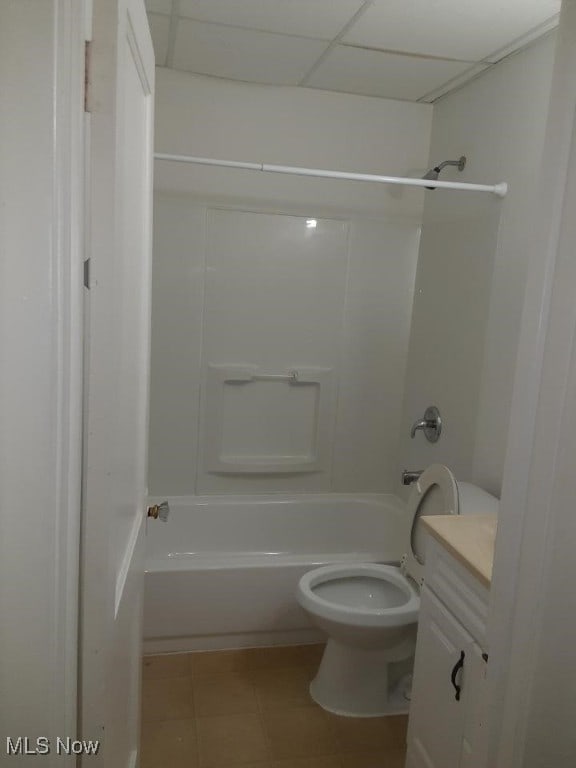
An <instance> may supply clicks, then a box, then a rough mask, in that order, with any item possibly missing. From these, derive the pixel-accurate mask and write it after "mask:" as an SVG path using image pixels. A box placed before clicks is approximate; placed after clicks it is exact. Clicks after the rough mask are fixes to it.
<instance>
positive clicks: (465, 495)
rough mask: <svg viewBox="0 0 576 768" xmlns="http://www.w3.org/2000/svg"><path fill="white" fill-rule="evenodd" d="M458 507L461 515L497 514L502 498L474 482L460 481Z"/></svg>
mask: <svg viewBox="0 0 576 768" xmlns="http://www.w3.org/2000/svg"><path fill="white" fill-rule="evenodd" d="M457 486H458V507H459V510H458V511H459V512H460V514H461V515H497V514H498V509H499V507H500V500H499V499H497V498H496V496H493V495H492V494H491V493H488V491H485V490H484V489H482V488H479V487H478V486H477V485H473V484H472V483H465V482H460V481H458V483H457Z"/></svg>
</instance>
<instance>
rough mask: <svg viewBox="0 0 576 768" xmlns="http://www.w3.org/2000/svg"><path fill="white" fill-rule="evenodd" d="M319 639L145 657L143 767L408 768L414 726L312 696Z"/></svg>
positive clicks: (403, 721) (397, 718)
mask: <svg viewBox="0 0 576 768" xmlns="http://www.w3.org/2000/svg"><path fill="white" fill-rule="evenodd" d="M322 650H323V646H321V645H302V646H292V647H288V648H250V649H245V650H237V651H207V652H204V653H190V654H176V655H165V656H146V657H145V658H144V661H143V681H142V755H141V763H140V764H141V768H403V766H404V759H405V741H406V722H407V718H406V717H403V716H396V717H386V718H348V717H337V716H336V715H331V714H329V713H328V712H325V711H324V710H323V709H321V708H320V707H318V705H316V704H315V703H314V702H313V701H312V699H311V698H310V695H309V693H308V685H309V683H310V680H311V679H312V677H313V676H314V674H315V671H316V668H317V666H318V662H319V660H320V657H321V654H322Z"/></svg>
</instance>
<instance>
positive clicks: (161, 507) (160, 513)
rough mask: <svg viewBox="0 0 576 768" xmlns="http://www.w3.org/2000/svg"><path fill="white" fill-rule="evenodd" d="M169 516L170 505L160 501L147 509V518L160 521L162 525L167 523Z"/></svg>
mask: <svg viewBox="0 0 576 768" xmlns="http://www.w3.org/2000/svg"><path fill="white" fill-rule="evenodd" d="M169 514H170V505H169V504H168V502H167V501H162V502H160V504H153V505H152V506H151V507H148V517H151V518H153V519H154V520H162V522H163V523H167V522H168V515H169Z"/></svg>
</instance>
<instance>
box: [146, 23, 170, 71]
mask: <svg viewBox="0 0 576 768" xmlns="http://www.w3.org/2000/svg"><path fill="white" fill-rule="evenodd" d="M148 21H149V22H150V34H151V35H152V43H153V44H154V56H155V58H156V66H157V67H163V66H164V65H165V63H166V53H167V51H168V35H169V34H170V16H162V15H161V14H159V13H149V14H148Z"/></svg>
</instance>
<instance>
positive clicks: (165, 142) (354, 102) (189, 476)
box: [150, 70, 431, 494]
mask: <svg viewBox="0 0 576 768" xmlns="http://www.w3.org/2000/svg"><path fill="white" fill-rule="evenodd" d="M156 115H157V127H156V148H157V150H158V151H165V152H182V153H188V154H195V155H205V156H212V157H225V158H230V159H237V160H241V159H247V160H270V161H274V162H278V163H287V164H294V165H304V166H315V167H326V168H342V169H349V170H360V171H362V170H365V171H371V172H378V171H379V170H380V171H382V172H384V171H386V172H387V173H392V174H402V175H404V174H407V173H413V174H416V173H421V172H422V171H423V170H424V168H425V166H426V161H427V156H428V139H429V128H430V118H431V108H430V107H429V106H428V105H418V104H408V103H404V102H394V101H389V100H382V99H372V98H365V97H357V96H348V95H343V94H332V93H330V94H328V93H323V92H316V91H314V92H310V91H307V90H305V89H294V88H271V87H263V86H252V85H243V84H238V83H229V82H226V81H218V80H211V79H208V78H200V77H195V76H192V75H188V74H184V73H179V72H174V71H168V70H159V71H158V80H157V109H156ZM423 197H424V195H423V193H422V192H420V191H415V190H402V189H399V190H394V189H392V190H391V189H386V188H382V187H377V188H373V187H371V186H370V185H358V184H350V183H342V182H330V181H319V180H313V179H295V178H278V177H270V176H265V175H264V174H254V173H250V172H244V171H226V170H222V169H206V168H193V167H190V166H184V167H181V166H174V165H169V164H167V163H157V168H156V206H155V248H154V278H153V321H152V334H153V338H152V381H151V433H150V435H151V439H150V489H151V492H152V493H154V494H187V493H194V492H197V491H198V492H201V491H202V492H210V491H225V492H234V491H236V492H237V491H270V490H293V491H310V490H312V491H314V490H316V491H324V490H335V491H354V490H363V491H386V490H392V489H393V487H394V485H395V483H396V477H395V472H396V457H397V441H398V434H399V423H400V415H401V403H402V397H403V379H404V371H405V361H406V350H407V340H408V333H409V323H410V314H411V303H412V291H413V281H414V273H415V267H416V259H417V252H418V241H419V230H420V219H421V212H422V204H423ZM207 208H212V209H214V208H226V209H235V210H244V211H260V212H269V213H273V214H282V215H286V214H292V215H296V216H304V217H314V218H317V219H319V225H320V224H321V225H322V226H325V227H329V228H331V229H334V228H336V230H339V231H341V238H340V239H339V240H338V243H339V245H336V240H335V241H334V243H333V245H332V246H330V248H329V250H328V252H327V253H326V255H325V257H324V266H322V267H321V268H320V269H319V271H317V272H316V273H315V274H314V275H312V273H310V274H309V275H308V277H307V278H305V277H304V275H303V276H302V279H303V280H304V279H309V280H312V284H313V285H314V284H315V283H314V281H318V283H317V288H316V293H317V294H318V297H319V299H318V300H319V301H320V300H321V301H322V309H323V312H324V313H328V314H327V316H328V315H329V316H330V322H329V323H328V325H326V329H328V328H330V331H329V333H328V330H326V331H323V332H322V333H319V332H318V333H316V330H317V329H316V328H315V329H314V331H315V332H314V333H311V334H310V336H311V337H314V340H313V341H312V340H311V341H310V344H309V345H308V346H306V343H304V341H305V340H304V339H303V335H304V333H305V328H306V324H308V326H309V327H312V326H313V324H314V311H313V304H314V292H312V293H311V294H310V298H311V303H310V302H305V306H304V305H303V302H301V301H299V297H298V295H297V290H296V285H297V281H296V282H295V281H293V280H292V281H291V282H290V285H291V286H292V287H291V288H289V286H288V283H286V287H285V290H290V291H291V293H290V295H291V296H292V300H293V303H294V305H295V306H294V312H298V310H299V309H300V310H301V311H302V313H303V315H302V317H299V316H298V315H293V317H292V318H290V317H289V316H287V317H285V319H284V323H285V331H286V333H285V338H284V339H283V341H282V344H283V349H284V352H283V353H282V355H281V356H280V357H278V355H276V357H275V352H276V353H277V352H278V350H275V337H274V334H273V333H272V327H275V328H276V331H275V333H276V338H277V337H278V322H277V318H270V317H269V312H268V314H267V313H265V312H262V317H260V318H258V316H257V315H256V317H255V318H253V320H252V321H251V322H252V329H253V330H252V336H253V337H254V343H253V344H252V346H251V349H250V355H249V354H248V352H247V351H246V350H243V354H244V356H248V357H250V356H251V357H261V358H262V359H263V360H267V361H268V362H270V361H271V360H274V365H275V366H278V367H280V364H281V363H283V364H285V366H291V365H293V364H294V363H295V362H298V361H299V364H300V365H308V366H314V365H322V364H327V363H326V360H328V358H327V357H326V354H327V350H328V348H330V349H331V350H332V351H331V352H330V353H329V355H328V357H329V359H330V366H331V367H333V368H334V371H335V380H336V385H337V391H336V394H337V400H336V402H335V407H334V409H333V410H334V412H333V426H332V431H333V438H332V440H331V446H330V448H331V450H330V454H331V455H330V462H329V465H328V466H327V467H326V468H324V470H323V471H321V472H318V473H311V474H307V473H306V474H298V475H292V476H290V475H281V476H276V477H275V478H273V479H271V478H269V477H255V476H252V477H249V476H235V477H234V478H231V477H228V476H221V475H214V474H212V473H207V472H205V471H204V469H203V462H202V453H203V449H204V437H203V434H202V432H201V431H200V429H201V423H202V414H203V412H204V410H205V408H204V406H205V403H206V393H205V392H204V393H202V395H201V392H200V389H201V387H200V384H201V381H202V380H205V377H206V369H207V366H208V364H210V363H212V364H214V363H220V364H225V363H238V362H242V361H239V360H238V359H234V360H233V359H230V358H231V357H233V356H234V355H232V352H234V353H235V354H237V351H238V353H239V350H240V348H242V345H241V344H236V345H234V344H233V343H232V341H233V340H232V336H231V334H232V330H231V329H233V328H234V321H233V319H232V323H231V324H230V327H229V328H228V330H226V329H223V328H222V327H219V326H221V325H222V323H219V317H220V318H221V319H223V322H224V318H225V307H224V306H223V305H222V304H221V302H222V301H224V293H225V291H226V285H227V283H226V273H225V274H224V278H223V279H222V277H221V279H220V282H218V280H217V279H216V278H218V275H219V271H218V270H222V269H224V267H223V265H222V264H221V263H219V264H216V263H213V255H212V256H211V250H210V248H207V246H206V242H205V239H206V221H207V218H209V216H208V214H207ZM210 215H213V214H210ZM274 219H277V225H278V227H280V219H281V216H272V217H271V220H274ZM321 219H329V220H330V221H325V222H320V220H321ZM256 221H257V220H256ZM275 226H276V225H275ZM281 230H282V227H280V228H279V229H277V231H278V233H279V236H281V234H280V233H281ZM249 237H250V235H249V233H248V234H246V235H244V236H243V240H246V238H249ZM227 247H228V248H229V247H230V246H229V245H228V246H227ZM243 249H244V251H246V254H247V253H249V252H250V246H249V244H248V243H247V242H243ZM330 249H332V250H331V251H330ZM240 250H241V249H240V248H238V251H240ZM336 251H339V253H340V256H338V258H336ZM330 252H332V254H333V256H332V257H331V258H330V257H329V253H330ZM246 254H245V256H244V262H245V263H246V267H247V269H249V270H250V271H249V273H248V274H246V275H242V272H240V273H239V276H237V277H236V278H234V277H233V275H232V273H230V275H229V278H230V279H233V280H238V279H239V277H240V276H242V277H243V278H245V279H243V281H242V283H243V294H244V303H245V305H246V306H249V307H250V308H251V309H254V307H255V306H256V304H257V303H258V302H259V301H260V300H261V296H260V294H261V290H262V281H263V280H264V276H265V275H264V272H263V271H262V270H258V269H257V261H254V260H253V259H251V260H250V261H248V258H247V255H246ZM240 256H241V254H240ZM229 262H230V264H232V263H233V260H232V261H230V260H229ZM282 263H283V265H284V266H283V268H284V269H288V270H289V263H288V260H287V259H286V258H284V261H283V262H282ZM230 264H229V265H228V267H226V269H229V268H230ZM248 264H250V265H251V266H248ZM322 270H324V271H322ZM287 274H288V273H287ZM271 275H273V273H270V274H267V277H266V280H267V283H266V290H267V291H270V292H271V293H270V296H269V298H268V301H267V305H268V307H269V309H270V307H272V306H273V305H274V298H273V297H274V296H275V295H276V294H275V293H274V292H275V291H276V292H279V293H277V302H276V303H277V304H278V305H279V306H280V304H282V303H283V302H282V300H283V299H286V297H283V296H282V283H281V282H274V280H273V279H272V277H271ZM294 277H297V276H296V275H294ZM324 279H325V281H326V284H327V285H328V284H330V287H329V290H327V291H324V290H323V289H322V285H323V280H324ZM321 294H322V295H323V298H322V299H321V296H320V295H321ZM251 297H252V298H251ZM285 303H286V302H285V301H284V304H285ZM300 305H302V306H300ZM217 306H219V307H220V308H219V309H218V311H216V310H215V307H217ZM231 311H232V308H231ZM234 311H239V308H238V307H235V308H234ZM226 320H227V321H229V320H230V318H226ZM258 320H259V322H257V321H258ZM296 320H298V322H296ZM291 321H292V322H291ZM268 326H270V328H269V327H268ZM254 329H256V330H254ZM327 334H328V335H329V336H330V339H328V335H327ZM256 336H257V337H258V338H256ZM216 338H217V339H218V340H217V341H216ZM230 345H232V346H230ZM244 346H245V345H244ZM284 358H285V359H284ZM294 358H296V359H294ZM244 362H246V363H249V362H252V363H258V362H259V361H258V360H248V359H246V360H244ZM201 396H202V400H201ZM198 465H199V468H198ZM196 474H198V483H196V482H195V476H196Z"/></svg>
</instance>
